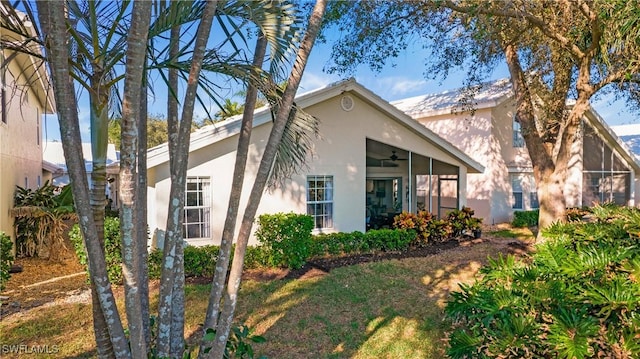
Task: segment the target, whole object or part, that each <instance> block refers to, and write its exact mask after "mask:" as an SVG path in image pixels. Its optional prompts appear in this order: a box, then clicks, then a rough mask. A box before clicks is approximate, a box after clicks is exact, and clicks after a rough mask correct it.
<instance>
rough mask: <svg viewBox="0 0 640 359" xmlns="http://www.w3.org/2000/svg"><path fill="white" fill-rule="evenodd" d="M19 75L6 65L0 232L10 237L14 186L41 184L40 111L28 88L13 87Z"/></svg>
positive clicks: (0, 144)
mask: <svg viewBox="0 0 640 359" xmlns="http://www.w3.org/2000/svg"><path fill="white" fill-rule="evenodd" d="M19 73H20V69H19V68H18V67H17V66H14V65H13V64H10V65H9V71H8V72H7V73H6V83H7V86H6V91H7V107H6V109H5V110H6V111H7V114H8V116H7V123H6V124H5V123H2V122H1V121H0V171H1V174H0V231H3V232H5V233H6V234H9V235H11V236H12V237H13V218H12V217H11V216H10V215H9V211H10V209H11V208H12V207H13V195H14V192H15V188H16V185H19V186H21V187H25V186H27V187H29V188H37V186H38V178H39V177H40V182H41V183H43V181H44V180H43V179H42V149H41V146H40V143H41V142H40V141H41V140H40V139H39V135H40V133H39V132H38V129H39V126H41V115H40V114H41V113H42V110H41V108H40V106H39V102H38V101H37V99H36V97H35V95H34V93H33V92H32V91H31V90H30V89H29V88H28V87H26V86H15V82H14V76H13V75H12V74H16V76H17V74H19ZM18 82H20V80H19V81H18ZM23 82H24V81H23ZM2 105H3V104H0V106H2Z"/></svg>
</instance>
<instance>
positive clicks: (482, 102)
mask: <svg viewBox="0 0 640 359" xmlns="http://www.w3.org/2000/svg"><path fill="white" fill-rule="evenodd" d="M511 96H512V91H511V81H509V79H500V80H497V81H494V82H489V83H484V84H482V86H481V87H475V88H473V89H471V90H469V89H466V88H459V89H455V90H448V91H444V92H441V93H434V94H425V95H420V96H414V97H409V98H406V99H402V100H397V101H393V102H391V104H392V105H393V106H395V107H397V108H399V109H400V110H402V111H403V112H405V113H406V114H408V115H409V116H411V117H413V118H420V117H428V116H437V115H445V114H451V113H452V112H464V111H468V110H469V109H470V108H474V109H476V110H478V109H483V108H489V107H495V106H497V105H499V104H500V103H502V102H504V101H505V100H507V99H509V98H511Z"/></svg>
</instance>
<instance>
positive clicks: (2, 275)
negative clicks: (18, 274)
mask: <svg viewBox="0 0 640 359" xmlns="http://www.w3.org/2000/svg"><path fill="white" fill-rule="evenodd" d="M12 248H13V243H11V237H9V236H8V235H6V234H4V232H0V291H2V290H3V289H4V286H5V283H6V282H7V281H8V280H9V277H11V274H9V269H10V268H11V264H12V263H13V255H12V254H11V249H12Z"/></svg>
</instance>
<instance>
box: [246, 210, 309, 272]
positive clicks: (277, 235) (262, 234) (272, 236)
mask: <svg viewBox="0 0 640 359" xmlns="http://www.w3.org/2000/svg"><path fill="white" fill-rule="evenodd" d="M312 230H313V218H312V217H311V216H309V215H306V214H296V213H276V214H263V215H261V216H260V217H258V229H257V230H256V237H257V238H258V241H259V242H260V243H261V244H262V246H263V247H265V248H266V250H267V253H268V256H269V259H268V263H269V264H270V265H272V266H276V267H280V266H282V267H288V268H294V269H295V268H301V267H302V266H303V265H304V264H305V262H306V261H307V259H308V258H309V254H310V252H311V247H312V245H313V243H312V239H311V238H312V236H311V231H312Z"/></svg>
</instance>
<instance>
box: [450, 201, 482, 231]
mask: <svg viewBox="0 0 640 359" xmlns="http://www.w3.org/2000/svg"><path fill="white" fill-rule="evenodd" d="M474 214H475V211H474V210H472V209H471V208H469V207H464V206H463V207H462V209H454V210H453V211H451V212H449V213H448V214H447V221H449V224H450V226H451V231H452V235H453V236H454V237H459V236H461V235H463V234H468V235H473V233H474V232H475V231H477V230H480V224H481V223H482V219H481V218H477V217H474V216H473V215H474Z"/></svg>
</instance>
